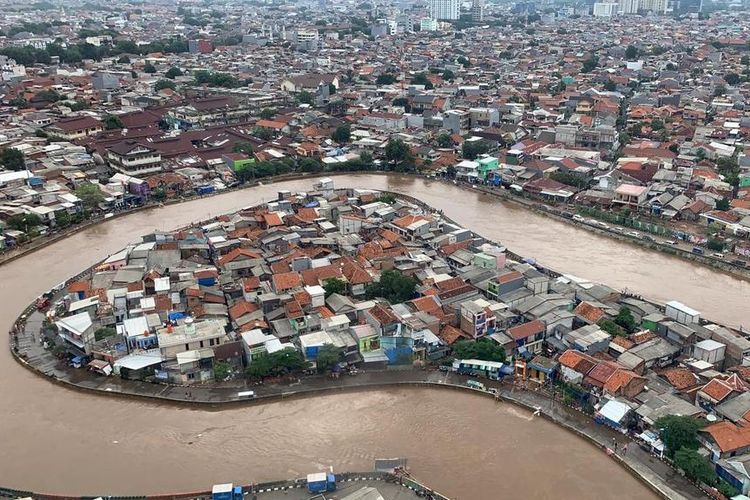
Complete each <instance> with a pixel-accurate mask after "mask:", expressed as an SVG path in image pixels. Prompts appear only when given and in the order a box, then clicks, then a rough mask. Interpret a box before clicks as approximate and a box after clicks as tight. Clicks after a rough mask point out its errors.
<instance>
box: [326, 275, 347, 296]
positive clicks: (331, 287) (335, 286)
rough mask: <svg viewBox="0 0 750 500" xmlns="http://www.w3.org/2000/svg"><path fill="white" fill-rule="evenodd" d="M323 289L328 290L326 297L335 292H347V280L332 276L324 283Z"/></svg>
mask: <svg viewBox="0 0 750 500" xmlns="http://www.w3.org/2000/svg"><path fill="white" fill-rule="evenodd" d="M323 289H324V290H325V291H326V297H328V296H330V295H333V294H334V293H338V294H339V295H341V294H344V293H346V282H345V281H343V280H340V279H338V278H330V279H327V280H326V281H325V284H323Z"/></svg>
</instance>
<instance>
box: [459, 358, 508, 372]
mask: <svg viewBox="0 0 750 500" xmlns="http://www.w3.org/2000/svg"><path fill="white" fill-rule="evenodd" d="M459 361H460V362H461V363H463V364H465V365H474V366H486V367H487V368H497V369H498V370H499V369H500V368H502V367H503V364H502V363H500V362H499V361H484V360H481V359H461V360H459Z"/></svg>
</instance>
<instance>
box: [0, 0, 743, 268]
mask: <svg viewBox="0 0 750 500" xmlns="http://www.w3.org/2000/svg"><path fill="white" fill-rule="evenodd" d="M636 3H637V2H636ZM652 3H654V2H652ZM41 4H44V2H41ZM605 5H609V4H605ZM618 5H619V4H618ZM623 5H624V4H623ZM654 5H655V3H654ZM42 7H44V6H40V8H42ZM317 7H318V8H317V9H312V8H309V7H308V6H306V5H304V4H300V5H284V6H283V7H278V8H268V9H259V10H258V11H257V12H255V11H254V12H252V13H247V12H245V11H244V9H243V10H242V11H241V12H240V10H239V9H237V8H231V7H228V8H227V10H226V12H224V11H222V12H218V11H216V10H210V9H208V8H203V7H199V6H197V5H188V4H185V5H182V4H181V6H180V7H179V12H178V11H175V10H170V9H162V8H161V7H156V6H152V7H149V6H140V7H139V8H138V9H129V8H125V9H124V10H122V11H118V10H114V11H113V10H111V9H110V8H106V9H104V8H103V9H102V10H92V11H90V12H88V13H87V14H85V15H83V16H82V15H81V11H80V9H78V7H77V6H76V5H70V6H67V8H66V7H65V6H63V7H60V8H59V9H58V8H51V7H50V8H48V10H40V18H39V21H38V22H35V23H29V22H28V21H23V20H22V17H23V15H22V14H20V13H18V12H16V11H14V10H12V9H10V10H8V11H5V12H3V13H2V14H0V26H5V28H4V35H5V36H4V37H0V54H1V55H0V58H2V83H1V84H0V103H2V104H3V106H2V108H0V164H2V166H3V169H4V170H3V171H0V219H1V220H2V221H3V223H4V224H3V227H4V229H5V231H4V233H3V236H4V237H3V238H2V239H0V242H1V244H2V245H4V246H8V247H11V246H15V245H18V244H19V243H23V242H25V241H28V240H29V239H30V238H34V237H36V236H38V235H40V234H46V233H48V232H53V231H57V230H59V229H61V228H65V227H67V226H70V225H72V224H76V223H79V222H82V221H84V220H87V219H89V218H91V217H95V216H97V215H99V216H101V215H104V214H107V213H109V212H112V211H117V210H121V209H124V208H128V207H133V206H138V205H142V204H146V203H162V202H164V201H165V200H169V199H181V198H185V197H187V196H194V195H204V194H209V193H212V192H215V191H217V190H222V189H226V188H232V187H235V186H239V185H242V184H246V183H252V182H254V181H257V180H259V179H262V178H264V177H268V176H275V175H282V174H304V173H315V172H322V171H331V172H335V171H366V170H385V171H398V172H413V173H421V174H424V175H429V176H438V177H443V178H449V179H454V180H456V182H466V183H472V184H484V185H489V186H496V187H498V188H501V187H505V188H506V189H507V190H508V191H509V192H510V193H513V194H516V195H518V196H523V197H526V198H530V199H533V200H536V201H538V202H539V203H544V204H552V205H565V206H568V207H575V209H576V210H579V211H582V212H585V214H587V215H590V216H591V217H592V218H593V219H595V220H597V221H599V222H603V223H606V222H612V221H617V222H618V223H621V224H624V225H629V226H632V227H635V228H642V229H643V228H645V230H644V232H646V233H653V234H656V235H660V236H663V237H666V238H668V239H669V240H680V241H684V242H685V244H687V245H691V246H696V247H699V249H700V252H706V251H710V252H713V253H714V254H716V255H719V256H722V258H723V256H724V255H731V257H727V259H728V260H729V261H730V262H733V263H735V264H736V265H739V266H742V267H744V266H746V263H747V259H746V257H747V256H748V255H750V244H749V243H748V241H747V237H748V234H750V157H748V156H747V155H746V154H745V152H744V143H745V141H746V137H747V135H748V130H750V126H749V124H750V121H748V117H747V116H746V110H745V106H744V102H745V100H746V97H747V93H748V89H750V86H749V84H748V79H749V78H750V51H748V48H749V47H750V45H749V42H750V39H748V37H747V34H746V28H747V22H748V21H747V18H746V17H745V16H742V15H740V14H737V13H735V12H732V11H729V12H711V13H710V15H709V14H707V13H696V12H693V13H691V12H690V9H689V7H688V6H687V3H685V6H684V7H685V9H687V10H686V11H685V12H680V11H679V9H678V10H674V7H675V5H672V2H669V5H668V7H669V8H670V9H672V11H671V13H672V14H673V15H672V16H670V17H666V16H663V15H659V16H655V15H652V16H644V15H641V14H642V13H643V12H644V9H645V11H648V12H652V13H653V12H655V11H659V10H660V8H658V9H657V8H655V7H654V6H653V5H651V6H647V7H644V9H640V10H639V9H636V10H637V11H638V12H640V13H641V14H638V13H632V12H626V11H628V10H632V6H628V8H627V9H625V8H624V7H623V6H621V7H618V9H619V10H618V14H622V15H616V16H614V17H612V18H607V19H606V20H602V19H601V18H600V17H598V16H591V15H587V13H584V12H582V11H581V9H573V8H570V7H564V8H563V7H560V8H557V9H555V8H547V9H545V10H543V11H542V10H538V11H536V10H534V9H535V7H534V6H533V4H531V3H523V4H513V5H511V6H507V7H503V8H500V7H498V6H492V7H491V8H490V6H488V8H487V12H486V14H487V17H486V19H484V18H483V19H480V20H476V19H475V20H473V21H467V20H466V19H464V18H465V17H466V16H465V15H463V17H460V19H459V20H458V21H456V20H451V19H447V20H446V19H434V17H435V16H437V14H435V15H433V14H434V11H435V9H434V6H432V7H430V6H427V7H419V6H414V7H412V8H411V9H405V10H403V11H399V10H398V9H396V8H392V7H388V8H385V7H382V8H381V7H378V6H377V5H374V4H366V3H365V4H358V5H356V6H354V7H352V6H350V5H348V4H343V5H338V4H332V5H330V6H323V7H322V8H321V7H320V6H319V5H318V6H317ZM342 8H348V9H349V10H351V13H350V14H349V15H348V16H342V15H341V11H342ZM431 8H432V11H431V10H430V9H431ZM420 9H421V10H420ZM482 12H484V11H482ZM660 14H664V12H660ZM441 15H442V14H441ZM482 15H483V16H484V14H482ZM423 16H427V17H428V18H429V19H431V20H433V21H435V23H434V24H435V26H432V24H430V23H428V24H430V27H427V26H426V27H424V28H422V27H420V28H419V29H417V26H418V25H419V24H421V20H423ZM430 16H432V17H430ZM438 17H440V16H438ZM289 19H295V22H294V23H290V22H289ZM175 20H177V22H175ZM437 21H439V22H437ZM383 26H385V30H383V29H381V28H383ZM604 26H606V30H604V29H602V28H603V27H604ZM431 27H435V30H432V29H431ZM71 52H73V54H72V55H71ZM710 252H709V253H710Z"/></svg>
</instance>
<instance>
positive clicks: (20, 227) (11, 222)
mask: <svg viewBox="0 0 750 500" xmlns="http://www.w3.org/2000/svg"><path fill="white" fill-rule="evenodd" d="M7 224H8V227H9V228H11V229H15V230H16V231H23V232H24V233H28V232H29V231H31V230H32V229H34V228H35V227H37V226H41V225H42V219H41V217H39V216H38V215H37V214H31V213H29V214H19V215H14V216H12V217H9V218H8V220H7Z"/></svg>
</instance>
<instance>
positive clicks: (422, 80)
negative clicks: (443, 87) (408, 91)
mask: <svg viewBox="0 0 750 500" xmlns="http://www.w3.org/2000/svg"><path fill="white" fill-rule="evenodd" d="M411 83H412V84H414V85H424V88H425V89H427V90H430V89H432V88H433V85H432V82H431V81H430V80H429V79H428V78H427V75H425V74H424V73H417V74H416V75H414V78H412V79H411Z"/></svg>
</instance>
